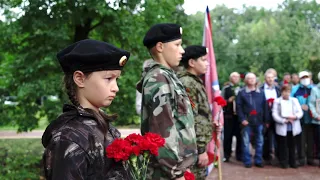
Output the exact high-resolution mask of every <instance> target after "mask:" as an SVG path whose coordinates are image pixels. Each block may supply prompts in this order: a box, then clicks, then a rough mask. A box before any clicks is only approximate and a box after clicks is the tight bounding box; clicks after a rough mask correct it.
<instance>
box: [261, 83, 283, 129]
mask: <svg viewBox="0 0 320 180" xmlns="http://www.w3.org/2000/svg"><path fill="white" fill-rule="evenodd" d="M264 85H265V84H263V85H262V86H261V87H260V91H262V92H264ZM275 89H276V93H277V98H278V97H280V96H281V90H280V88H279V87H278V86H275ZM274 100H276V98H275V99H274ZM267 104H268V103H267ZM272 106H273V105H271V106H269V105H268V106H267V107H268V108H267V111H266V113H268V116H269V118H270V123H271V124H273V123H275V122H274V120H273V117H272Z"/></svg>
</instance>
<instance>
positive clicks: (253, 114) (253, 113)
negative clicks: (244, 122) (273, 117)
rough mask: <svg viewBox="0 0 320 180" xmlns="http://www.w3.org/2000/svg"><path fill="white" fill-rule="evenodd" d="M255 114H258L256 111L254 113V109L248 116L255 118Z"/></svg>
mask: <svg viewBox="0 0 320 180" xmlns="http://www.w3.org/2000/svg"><path fill="white" fill-rule="evenodd" d="M257 114H258V113H257V111H256V110H255V109H254V110H252V111H251V112H250V115H252V116H255V115H257Z"/></svg>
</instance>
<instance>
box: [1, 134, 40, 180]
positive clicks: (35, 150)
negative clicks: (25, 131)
mask: <svg viewBox="0 0 320 180" xmlns="http://www.w3.org/2000/svg"><path fill="white" fill-rule="evenodd" d="M42 153H43V147H42V144H41V140H40V139H0V166H1V167H2V168H1V169H0V179H3V180H5V179H10V180H13V179H19V180H21V179H27V180H31V179H43V177H42V176H41V174H42V171H41V167H42V165H41V159H42Z"/></svg>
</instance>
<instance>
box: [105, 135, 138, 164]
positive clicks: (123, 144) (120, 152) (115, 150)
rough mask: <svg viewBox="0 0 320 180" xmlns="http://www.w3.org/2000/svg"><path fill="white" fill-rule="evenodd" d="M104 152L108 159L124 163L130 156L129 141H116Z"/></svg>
mask: <svg viewBox="0 0 320 180" xmlns="http://www.w3.org/2000/svg"><path fill="white" fill-rule="evenodd" d="M106 152H107V157H108V158H113V159H115V161H121V160H122V161H126V160H128V159H129V157H130V155H131V152H132V147H131V144H130V142H129V141H126V140H124V139H116V140H114V141H113V142H112V144H110V145H109V146H108V147H107V148H106Z"/></svg>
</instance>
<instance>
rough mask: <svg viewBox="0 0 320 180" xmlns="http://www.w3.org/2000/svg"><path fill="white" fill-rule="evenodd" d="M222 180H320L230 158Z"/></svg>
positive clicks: (301, 171)
mask: <svg viewBox="0 0 320 180" xmlns="http://www.w3.org/2000/svg"><path fill="white" fill-rule="evenodd" d="M120 132H121V134H122V136H123V137H126V136H127V135H128V134H131V133H139V130H137V129H120ZM42 134H43V131H32V132H30V133H19V134H17V133H16V132H15V131H0V139H9V138H10V139H13V138H41V136H42ZM222 179H223V180H320V168H318V167H311V166H305V167H300V168H298V169H292V168H289V169H281V168H278V167H272V166H265V167H264V168H257V167H252V168H250V169H247V168H244V167H243V165H242V163H241V162H238V161H236V160H235V159H233V158H231V159H230V162H229V163H222ZM207 180H218V174H217V169H213V171H212V172H211V174H210V176H209V177H208V178H207Z"/></svg>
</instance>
